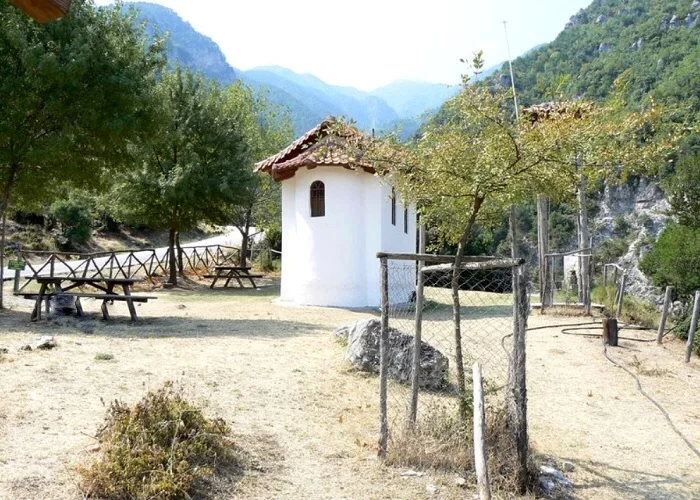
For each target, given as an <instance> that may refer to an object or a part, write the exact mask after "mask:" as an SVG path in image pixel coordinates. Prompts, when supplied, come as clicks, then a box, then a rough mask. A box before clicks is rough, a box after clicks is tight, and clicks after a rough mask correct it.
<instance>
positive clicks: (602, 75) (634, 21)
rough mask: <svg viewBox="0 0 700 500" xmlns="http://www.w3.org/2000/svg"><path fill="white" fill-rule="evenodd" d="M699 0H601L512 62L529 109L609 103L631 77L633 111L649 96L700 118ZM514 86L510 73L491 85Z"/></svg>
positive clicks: (500, 73) (629, 94)
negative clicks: (556, 102)
mask: <svg viewBox="0 0 700 500" xmlns="http://www.w3.org/2000/svg"><path fill="white" fill-rule="evenodd" d="M698 61H700V0H655V1H654V2H650V1H648V0H596V1H594V2H593V3H592V4H591V5H590V6H589V7H587V8H586V9H582V10H580V11H579V12H578V13H576V14H575V15H573V16H572V17H571V19H570V21H569V23H568V24H567V25H566V27H565V29H564V30H563V31H562V32H561V33H560V34H559V36H558V37H557V38H556V39H555V40H554V41H553V42H551V43H549V44H546V45H544V46H542V47H540V48H538V49H536V50H533V51H531V52H529V53H528V54H526V55H524V56H523V57H519V58H517V59H516V60H515V61H514V62H513V68H514V70H515V81H516V88H517V89H518V93H519V97H520V100H521V102H522V103H523V104H524V105H529V104H534V103H538V102H542V101H546V100H551V99H552V98H554V97H556V96H557V95H558V94H563V95H564V96H567V97H575V96H584V97H586V98H590V99H604V98H606V97H607V96H608V95H610V92H611V89H612V86H613V82H614V81H615V80H616V79H617V78H618V77H621V76H624V77H625V80H626V83H627V88H626V94H627V97H628V98H629V101H630V102H631V104H632V105H633V106H643V105H644V103H645V102H646V100H647V99H648V95H652V96H654V97H655V98H656V99H657V100H659V101H661V102H665V103H669V104H677V105H680V106H681V107H682V108H683V109H684V110H685V111H684V114H685V115H686V117H687V118H691V119H692V118H694V119H696V120H697V119H698V118H700V92H698V89H700V66H699V65H698ZM491 81H492V82H494V83H498V82H500V83H502V84H508V85H510V78H509V76H508V74H507V72H506V68H505V67H504V68H502V69H501V70H500V71H498V72H496V74H495V75H494V76H493V77H492V79H491Z"/></svg>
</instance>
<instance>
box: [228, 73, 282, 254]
mask: <svg viewBox="0 0 700 500" xmlns="http://www.w3.org/2000/svg"><path fill="white" fill-rule="evenodd" d="M229 92H230V93H232V94H233V95H231V96H230V98H231V99H233V100H234V101H235V102H239V103H246V102H248V103H250V105H249V106H248V107H247V108H246V109H245V110H244V115H245V117H246V123H247V127H246V130H247V137H248V141H249V144H250V149H249V157H248V162H247V167H248V168H249V169H250V170H251V171H252V169H253V165H254V164H255V163H256V162H258V161H260V160H263V159H265V158H267V157H268V156H270V155H273V154H275V153H277V152H278V151H280V150H281V149H282V148H284V147H285V146H286V145H287V144H289V143H290V142H291V141H292V135H293V124H292V122H291V120H290V118H289V115H288V113H286V112H285V111H284V110H282V109H281V108H280V107H279V106H277V105H273V104H270V103H269V102H268V101H267V95H266V94H263V93H258V94H256V95H253V94H252V93H251V91H250V90H249V89H248V88H246V87H243V86H240V85H238V86H233V87H231V88H230V89H229ZM237 93H244V94H246V98H238V97H237V96H236V95H235V94H237ZM281 219H282V205H281V192H280V185H279V183H277V182H275V181H273V180H272V179H271V178H270V176H268V175H260V174H257V175H255V176H254V177H253V179H252V180H251V182H250V183H249V184H248V185H247V187H246V190H245V193H244V194H243V197H242V201H241V202H240V203H238V204H236V205H235V206H232V207H231V221H232V223H233V225H234V226H236V228H237V229H238V231H239V232H240V233H241V260H240V264H241V265H243V266H245V265H246V258H247V255H248V248H249V241H250V228H251V227H252V226H253V224H255V226H256V227H257V228H265V229H278V228H279V227H280V226H281V223H282V221H281Z"/></svg>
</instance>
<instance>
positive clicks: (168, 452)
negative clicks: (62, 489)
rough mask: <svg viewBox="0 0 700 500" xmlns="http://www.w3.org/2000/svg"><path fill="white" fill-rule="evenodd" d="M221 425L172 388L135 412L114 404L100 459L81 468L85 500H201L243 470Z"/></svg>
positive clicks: (153, 396)
mask: <svg viewBox="0 0 700 500" xmlns="http://www.w3.org/2000/svg"><path fill="white" fill-rule="evenodd" d="M230 435H231V429H230V428H229V426H228V425H227V424H226V423H225V422H224V421H223V420H221V419H208V418H206V417H205V416H204V415H203V414H202V412H201V410H200V409H199V408H197V407H196V406H194V405H192V404H191V403H189V402H188V401H186V400H185V399H184V397H183V395H182V393H181V391H179V390H177V389H175V388H174V386H173V384H172V382H168V383H166V384H165V385H164V386H163V387H162V388H161V389H159V390H157V391H153V392H149V393H148V394H147V395H146V396H145V397H144V398H143V399H142V400H141V401H140V402H138V403H137V404H136V405H135V406H133V407H129V406H127V405H126V404H124V403H121V402H119V401H114V402H113V403H112V404H111V405H110V407H109V410H108V411H107V417H106V420H105V423H104V425H103V426H102V428H101V429H100V430H99V431H98V433H97V440H98V442H99V444H100V448H101V451H100V457H99V458H98V459H97V460H96V461H94V462H93V463H91V464H89V465H87V466H79V467H78V468H77V471H78V473H79V475H80V476H81V489H82V492H83V494H84V496H85V497H86V498H108V499H126V498H136V499H146V498H158V499H181V498H191V497H192V498H202V496H203V495H204V494H205V492H206V483H207V481H208V480H209V479H210V478H212V476H213V475H214V474H215V473H216V472H217V471H220V470H223V468H224V467H226V466H231V465H237V464H238V454H237V450H236V448H235V447H234V443H233V440H232V439H231V437H230Z"/></svg>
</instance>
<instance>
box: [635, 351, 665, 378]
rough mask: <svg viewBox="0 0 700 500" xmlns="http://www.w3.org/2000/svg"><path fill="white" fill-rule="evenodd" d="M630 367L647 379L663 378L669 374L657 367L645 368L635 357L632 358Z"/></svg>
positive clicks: (642, 362)
mask: <svg viewBox="0 0 700 500" xmlns="http://www.w3.org/2000/svg"><path fill="white" fill-rule="evenodd" d="M630 366H631V367H632V368H634V369H635V370H636V372H637V373H638V374H639V375H645V376H647V377H663V376H664V375H666V374H667V373H668V372H669V371H668V370H665V369H663V368H659V367H658V365H657V366H655V367H654V368H647V367H646V366H645V365H644V361H642V360H640V359H639V358H638V357H637V356H636V355H635V356H633V357H632V361H630Z"/></svg>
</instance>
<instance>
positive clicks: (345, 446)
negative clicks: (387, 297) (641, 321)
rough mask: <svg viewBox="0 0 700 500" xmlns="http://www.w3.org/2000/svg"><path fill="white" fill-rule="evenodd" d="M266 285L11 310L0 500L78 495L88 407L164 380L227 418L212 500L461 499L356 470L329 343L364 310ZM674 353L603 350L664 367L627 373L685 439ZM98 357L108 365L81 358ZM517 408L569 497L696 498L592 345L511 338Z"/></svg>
mask: <svg viewBox="0 0 700 500" xmlns="http://www.w3.org/2000/svg"><path fill="white" fill-rule="evenodd" d="M268 284H269V285H271V286H269V287H267V288H262V289H260V290H236V289H231V290H214V291H210V290H209V289H208V288H207V287H206V284H204V283H196V282H191V283H189V284H187V288H181V289H177V290H173V291H168V292H157V294H158V296H159V299H158V300H156V301H152V302H149V303H147V304H144V305H142V306H141V307H139V308H138V313H139V317H140V318H141V320H140V321H139V322H137V323H136V324H131V323H130V322H129V321H128V312H127V309H126V306H125V305H124V304H115V306H114V307H113V309H112V313H113V314H112V315H113V318H114V319H113V320H112V321H110V322H103V321H102V320H101V319H100V313H99V304H98V303H97V302H96V301H85V303H84V308H85V310H86V312H87V313H88V317H87V318H85V319H83V320H78V319H75V318H65V319H61V320H56V321H49V322H41V323H37V324H33V323H30V322H29V311H30V309H29V304H25V303H19V302H17V303H15V304H14V305H13V309H12V310H11V311H9V312H3V313H0V328H1V330H2V332H3V333H1V334H0V347H7V348H10V353H9V354H7V355H6V360H7V362H5V363H3V364H1V365H0V372H2V373H0V394H1V395H2V397H0V498H3V499H4V498H8V499H13V500H34V499H36V498H47V499H48V498H50V499H51V500H74V499H79V498H82V496H81V494H80V490H79V488H78V485H77V484H76V482H75V481H76V479H75V476H74V474H73V472H72V471H73V467H74V466H75V465H76V464H77V463H82V462H84V461H85V460H87V459H90V458H94V457H96V456H97V455H96V454H97V453H98V451H95V447H96V443H95V441H94V439H93V438H92V437H91V436H92V435H93V434H94V431H95V428H96V427H97V426H98V425H99V424H100V422H102V421H103V418H104V412H105V407H104V406H103V404H102V402H101V401H100V399H102V400H104V401H112V400H114V399H119V400H122V401H125V402H126V403H127V404H130V405H131V404H134V403H136V402H137V400H138V399H139V398H140V397H141V395H143V394H144V393H145V392H147V391H148V390H149V389H155V388H157V387H160V385H161V384H162V383H163V382H164V381H166V380H178V381H180V383H181V384H182V385H184V386H185V387H186V388H187V390H188V394H191V400H192V401H193V403H194V404H196V405H197V406H198V407H201V408H203V411H204V412H205V413H206V414H208V415H217V416H220V417H221V418H223V419H225V420H226V421H227V422H230V423H231V425H232V427H233V429H234V430H235V433H236V438H237V442H238V443H239V444H240V446H241V448H242V449H245V450H246V451H247V453H248V455H249V457H248V458H247V462H248V464H249V465H247V466H246V473H245V475H244V476H243V477H242V478H241V479H240V480H239V481H235V482H233V483H224V484H221V487H220V488H218V489H217V491H219V493H218V498H221V499H227V498H245V499H273V498H275V499H276V498H312V499H315V498H322V499H325V498H333V499H336V498H337V499H354V498H368V499H392V500H393V499H418V498H425V497H426V488H427V487H428V486H434V487H435V488H436V489H437V495H436V497H439V498H445V499H451V498H464V497H465V496H466V497H467V498H469V497H471V496H472V494H473V491H472V490H467V491H465V490H464V489H463V488H461V487H458V486H456V485H455V475H456V474H459V475H460V476H463V475H464V474H467V472H461V473H455V472H445V471H442V470H433V469H431V468H430V467H428V466H427V461H426V467H425V468H421V469H422V471H423V472H425V475H424V476H422V477H410V478H407V477H402V476H401V473H402V472H404V471H405V469H404V466H398V465H397V466H383V465H382V464H380V463H379V462H377V461H376V460H375V459H374V457H376V442H377V428H378V417H377V404H378V386H377V378H376V377H375V376H370V375H367V374H364V373H357V372H353V371H349V370H346V369H345V365H344V361H343V358H344V349H343V348H342V347H341V346H339V345H338V344H337V343H336V342H334V341H333V339H332V337H331V332H332V331H333V329H335V328H336V327H337V326H339V325H343V324H347V323H349V322H352V321H356V320H357V319H360V318H364V317H367V316H368V315H372V314H374V312H368V311H348V310H342V309H319V308H290V307H284V306H280V305H277V304H274V303H272V301H273V299H274V298H275V297H276V296H277V293H278V289H277V288H276V287H275V286H272V285H273V284H272V283H268ZM149 294H150V293H149ZM182 305H184V306H185V308H180V307H179V306H182ZM434 321H435V322H440V321H441V320H440V319H434ZM567 321H570V322H572V323H575V322H579V321H581V319H580V318H572V319H570V320H564V321H562V318H560V317H557V318H547V317H546V316H538V315H533V316H532V317H531V318H530V322H529V324H530V326H540V325H544V324H558V323H563V322H567ZM473 326H474V328H476V325H473ZM88 327H89V328H88ZM86 330H87V331H89V332H90V333H86ZM41 335H53V336H55V337H56V339H57V341H58V344H59V345H58V348H56V349H53V350H51V351H36V352H15V351H14V349H15V348H16V347H17V346H20V345H23V344H27V343H31V342H32V341H33V340H34V339H35V338H36V337H38V336H41ZM626 336H627V334H626ZM493 338H496V339H497V337H496V335H495V334H494V336H493ZM484 340H485V339H484ZM477 341H478V339H474V342H477ZM498 348H499V349H500V345H498ZM682 351H683V346H682V343H681V342H679V341H677V340H675V339H671V338H670V337H669V338H667V339H666V340H665V342H664V345H663V346H661V347H659V346H656V345H655V344H653V343H650V344H641V343H630V342H627V341H622V342H621V347H620V348H617V349H609V353H610V355H611V356H614V357H615V359H617V360H619V361H621V362H623V363H626V364H627V365H629V364H630V362H633V356H634V355H636V356H637V357H638V358H639V359H641V360H644V363H645V365H647V366H658V368H659V369H661V370H668V371H669V373H668V374H667V375H666V376H663V377H661V376H658V377H651V376H650V377H645V378H644V379H643V383H644V385H645V389H647V390H648V391H649V392H650V393H651V394H652V395H653V396H654V397H655V398H657V399H658V400H659V401H660V403H661V404H663V405H664V407H665V408H666V409H667V410H668V411H669V413H670V415H671V417H672V418H673V419H674V421H675V422H676V423H677V425H678V426H679V428H680V429H681V430H682V431H683V432H684V433H685V434H686V435H688V437H689V439H690V440H691V441H693V442H695V443H700V412H699V411H698V408H700V363H698V360H697V358H695V359H694V360H693V361H692V362H691V363H690V364H688V365H686V364H685V363H683V362H682ZM99 353H112V354H114V355H115V359H116V361H113V362H96V361H95V356H96V355H97V354H99ZM485 375H486V372H485ZM421 394H422V396H423V393H421ZM588 394H591V396H590V397H589V396H588ZM424 397H425V398H426V399H425V401H426V402H428V401H429V400H430V398H432V397H434V398H436V399H437V398H440V397H444V396H440V395H433V394H428V393H426V395H425V396H424ZM405 401H406V400H405V399H403V398H402V399H401V402H400V403H401V404H400V407H399V410H397V411H400V412H401V414H402V415H403V412H405V408H406V407H405ZM528 401H529V408H528V411H529V422H530V437H531V443H532V445H533V447H534V449H536V450H537V451H538V452H540V453H542V454H544V455H546V456H548V457H550V458H552V459H553V460H554V461H556V462H557V463H561V461H562V460H570V461H572V462H574V464H575V465H576V469H575V470H574V471H573V472H571V473H567V476H569V478H570V479H571V480H572V481H573V482H574V483H575V485H576V488H575V490H574V493H575V495H576V496H577V497H578V498H581V499H587V500H589V499H643V498H665V499H675V498H677V499H686V498H694V495H695V496H697V495H696V492H697V491H700V473H698V469H697V459H696V458H695V457H694V455H692V454H691V453H690V452H688V450H687V449H686V448H685V445H684V444H683V442H682V441H681V440H680V439H679V438H678V436H676V435H675V434H674V433H673V431H672V430H670V429H669V428H668V426H667V424H666V423H665V421H664V419H663V417H662V416H661V415H660V414H659V413H658V411H657V410H656V409H655V408H654V407H653V406H652V405H651V404H650V403H649V402H648V401H647V400H645V399H644V398H643V397H641V396H640V395H639V394H638V392H637V391H636V386H635V383H634V381H633V380H632V379H631V378H630V377H627V376H626V375H625V374H624V373H623V372H622V371H621V370H619V369H617V368H615V367H614V366H612V365H611V364H610V363H609V362H608V361H607V360H605V359H604V358H603V357H602V355H601V351H600V342H599V340H598V339H591V338H585V337H577V336H572V335H563V334H561V332H560V330H559V329H554V330H539V331H536V332H531V333H528ZM611 422H616V423H617V424H615V425H611V424H610V423H611ZM619 423H623V424H619ZM621 425H622V427H621ZM395 436H397V437H398V436H399V434H395ZM659 464H673V467H665V468H663V467H662V468H660V467H659ZM465 477H466V478H467V479H469V477H468V475H467V476H465Z"/></svg>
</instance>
